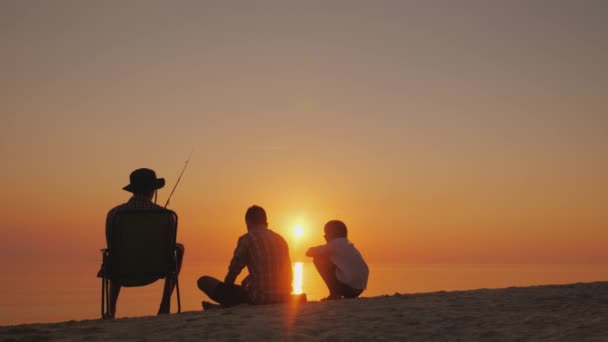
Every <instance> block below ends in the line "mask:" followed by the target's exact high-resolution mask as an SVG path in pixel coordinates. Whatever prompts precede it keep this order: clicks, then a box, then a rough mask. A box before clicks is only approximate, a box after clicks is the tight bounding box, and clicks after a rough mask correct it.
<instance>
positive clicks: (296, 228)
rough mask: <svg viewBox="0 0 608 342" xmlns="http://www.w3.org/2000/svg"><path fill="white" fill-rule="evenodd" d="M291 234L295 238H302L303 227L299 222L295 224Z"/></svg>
mask: <svg viewBox="0 0 608 342" xmlns="http://www.w3.org/2000/svg"><path fill="white" fill-rule="evenodd" d="M293 236H294V237H295V238H296V239H300V238H302V236H304V227H302V225H301V224H296V225H295V226H294V227H293Z"/></svg>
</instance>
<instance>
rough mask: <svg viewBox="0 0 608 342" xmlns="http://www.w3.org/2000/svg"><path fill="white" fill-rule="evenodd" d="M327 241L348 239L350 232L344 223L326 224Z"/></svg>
mask: <svg viewBox="0 0 608 342" xmlns="http://www.w3.org/2000/svg"><path fill="white" fill-rule="evenodd" d="M323 230H324V231H325V240H326V241H331V240H333V239H337V238H346V237H347V235H348V230H347V229H346V225H345V224H344V222H342V221H338V220H332V221H329V222H327V223H326V224H325V228H323Z"/></svg>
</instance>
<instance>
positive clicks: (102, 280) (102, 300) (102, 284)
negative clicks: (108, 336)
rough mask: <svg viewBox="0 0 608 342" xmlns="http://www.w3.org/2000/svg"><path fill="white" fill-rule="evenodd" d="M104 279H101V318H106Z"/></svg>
mask: <svg viewBox="0 0 608 342" xmlns="http://www.w3.org/2000/svg"><path fill="white" fill-rule="evenodd" d="M105 295H106V278H104V277H101V318H102V319H105V318H106V311H105V302H106V298H105Z"/></svg>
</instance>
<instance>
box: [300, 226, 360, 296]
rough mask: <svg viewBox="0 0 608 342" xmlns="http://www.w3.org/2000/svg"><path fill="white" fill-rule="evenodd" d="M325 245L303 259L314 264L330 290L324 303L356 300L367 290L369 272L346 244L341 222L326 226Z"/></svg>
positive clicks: (344, 231) (355, 250)
mask: <svg viewBox="0 0 608 342" xmlns="http://www.w3.org/2000/svg"><path fill="white" fill-rule="evenodd" d="M324 230H325V236H324V237H325V241H327V243H326V244H325V245H321V246H316V247H311V248H309V249H308V251H306V256H308V257H312V258H313V263H314V265H315V267H316V268H317V271H318V272H319V274H320V275H321V278H323V281H324V282H325V284H326V285H327V288H328V289H329V296H328V297H327V298H324V300H329V299H342V298H356V297H358V296H359V295H360V294H361V293H362V292H363V290H365V288H366V287H367V279H368V276H369V269H368V267H367V264H366V263H365V260H363V257H362V256H361V253H359V251H358V250H357V248H355V246H354V245H353V244H352V243H351V242H350V241H348V239H347V235H348V230H347V228H346V225H345V224H344V222H342V221H338V220H334V221H329V222H327V223H326V224H325V227H324Z"/></svg>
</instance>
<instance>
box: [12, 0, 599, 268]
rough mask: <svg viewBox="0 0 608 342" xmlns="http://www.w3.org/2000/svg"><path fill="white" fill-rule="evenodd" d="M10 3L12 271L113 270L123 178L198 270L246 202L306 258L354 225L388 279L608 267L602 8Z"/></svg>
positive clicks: (232, 240)
mask: <svg viewBox="0 0 608 342" xmlns="http://www.w3.org/2000/svg"><path fill="white" fill-rule="evenodd" d="M96 6H97V7H94V6H92V5H91V4H90V3H87V4H79V3H68V2H61V1H60V2H53V3H50V2H49V3H46V2H41V3H35V4H34V3H25V2H18V1H14V2H11V1H8V2H3V3H2V4H1V5H0V23H2V24H0V25H1V29H0V42H1V43H0V61H1V63H0V74H1V75H3V76H2V77H1V78H0V89H1V90H2V91H1V92H0V103H2V106H0V107H1V108H0V111H1V112H2V115H1V117H2V121H1V125H0V157H1V158H2V173H1V176H2V177H0V188H1V189H2V190H3V195H2V200H1V202H0V208H1V209H0V220H1V222H2V225H1V226H0V233H1V234H2V236H3V238H2V241H3V242H4V246H5V247H3V248H2V249H1V251H0V256H1V259H2V260H3V261H2V262H14V260H24V261H37V260H41V259H48V260H50V259H53V260H74V259H78V260H98V258H99V255H98V249H99V248H102V247H103V245H104V233H103V229H104V221H105V215H106V213H107V211H108V210H109V209H110V208H111V207H112V206H114V205H117V204H119V203H121V202H124V201H126V200H127V199H128V193H126V192H124V191H122V190H121V187H122V186H124V185H126V184H127V182H128V175H129V173H130V172H131V171H132V170H133V169H135V168H138V167H150V168H153V169H155V170H156V171H157V173H158V175H159V176H161V177H165V178H166V179H167V184H168V186H167V187H166V188H165V189H163V190H162V191H161V192H160V194H159V196H160V202H161V203H164V201H165V200H166V197H167V196H168V194H169V192H170V188H171V187H172V186H173V184H174V182H175V179H176V178H177V176H178V174H179V171H180V168H181V167H182V165H183V162H184V160H185V159H186V157H187V155H188V153H189V152H190V150H191V149H192V148H193V147H194V149H195V151H194V155H193V157H192V161H191V164H190V167H189V169H188V170H187V171H186V174H185V175H184V178H183V180H182V183H181V184H180V187H179V188H178V189H177V191H176V193H175V195H174V198H173V199H172V205H171V208H172V209H174V210H176V211H177V212H178V214H179V217H180V227H179V240H181V241H182V242H183V243H185V244H186V248H187V253H188V254H187V255H188V257H189V258H193V260H194V259H197V260H202V259H212V260H219V261H223V260H226V262H227V260H228V258H229V257H230V255H231V253H232V250H233V248H234V246H235V244H236V239H237V237H238V236H239V235H240V234H242V233H244V231H245V227H244V223H243V215H244V211H245V209H246V208H247V207H248V206H250V205H252V204H254V203H255V204H259V205H261V206H264V207H265V208H266V209H267V210H268V214H269V220H270V224H271V227H272V228H274V229H275V230H277V231H279V232H282V233H285V235H286V237H289V238H290V239H291V237H290V236H288V234H287V233H288V231H289V230H290V229H291V228H292V227H293V225H295V224H297V223H301V224H303V225H304V228H305V229H306V235H305V237H304V239H303V241H301V242H300V243H299V244H297V245H296V244H295V243H294V242H293V241H292V240H290V242H291V243H292V245H291V247H292V251H293V252H294V258H301V257H302V255H303V253H304V251H305V247H306V246H308V245H310V244H316V243H321V242H322V235H323V233H322V226H323V223H324V222H326V221H327V220H330V219H342V220H344V221H345V222H346V223H347V225H348V226H349V229H350V236H351V238H352V240H353V241H354V242H355V244H356V245H357V246H358V247H359V248H360V249H361V251H362V252H363V253H364V255H365V256H366V258H367V259H368V260H369V261H370V262H372V263H381V262H392V263H426V262H437V263H450V262H455V263H606V262H608V251H607V249H606V248H605V247H606V245H607V244H608V229H607V228H608V214H607V213H608V180H607V178H606V175H608V153H606V152H607V151H606V149H607V146H608V115H607V114H606V113H608V102H607V100H606V96H605V95H606V93H607V91H608V83H607V80H608V65H607V64H606V61H607V60H608V47H607V43H606V41H607V40H606V39H605V32H607V31H608V27H606V22H605V17H606V14H608V13H607V12H608V11H607V8H606V6H605V5H603V4H598V3H595V4H593V6H592V5H591V2H588V4H587V2H577V3H576V4H574V3H573V4H570V5H569V6H570V7H567V6H566V5H558V4H556V3H555V2H552V1H539V2H535V4H533V5H532V4H528V3H526V2H504V3H503V4H502V5H499V4H497V3H492V4H489V3H487V2H485V1H469V2H463V3H461V4H460V5H459V7H454V6H455V5H453V3H452V2H450V1H443V2H437V3H436V4H434V5H430V4H429V2H424V5H422V4H421V3H418V4H413V3H408V4H405V3H402V2H386V3H379V2H373V3H372V2H369V3H364V4H355V3H352V2H349V3H348V6H339V5H337V3H336V4H333V5H328V4H324V3H322V2H319V3H315V2H307V3H306V4H300V5H298V6H296V5H287V4H284V3H283V2H264V3H259V4H257V5H256V7H253V5H251V4H250V3H248V2H245V3H242V4H240V6H236V5H228V4H218V3H213V4H212V3H207V2H200V3H181V4H180V5H176V4H174V3H169V2H167V3H164V4H159V3H151V2H129V3H128V4H124V3H122V2H114V3H112V2H103V3H99V4H96Z"/></svg>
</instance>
